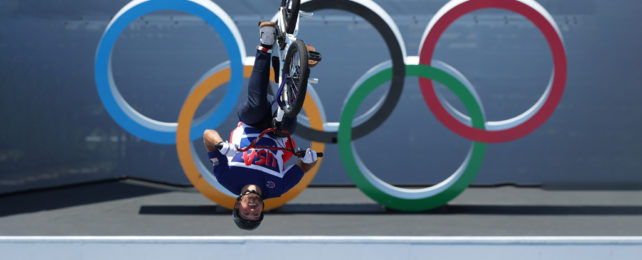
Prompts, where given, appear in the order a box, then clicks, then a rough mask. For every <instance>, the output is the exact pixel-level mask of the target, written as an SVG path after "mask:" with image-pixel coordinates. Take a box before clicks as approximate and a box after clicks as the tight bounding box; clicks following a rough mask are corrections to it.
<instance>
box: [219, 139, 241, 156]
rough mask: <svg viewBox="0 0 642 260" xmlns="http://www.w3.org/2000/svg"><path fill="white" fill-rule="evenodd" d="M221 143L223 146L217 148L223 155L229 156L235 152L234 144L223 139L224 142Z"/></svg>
mask: <svg viewBox="0 0 642 260" xmlns="http://www.w3.org/2000/svg"><path fill="white" fill-rule="evenodd" d="M221 145H222V146H223V147H221V149H219V151H220V152H221V153H222V154H224V155H225V156H228V157H230V156H234V155H235V154H236V152H237V149H238V148H237V147H236V145H235V144H231V143H229V142H227V141H225V142H222V143H221Z"/></svg>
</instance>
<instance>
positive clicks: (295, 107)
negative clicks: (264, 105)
mask: <svg viewBox="0 0 642 260" xmlns="http://www.w3.org/2000/svg"><path fill="white" fill-rule="evenodd" d="M286 75H287V76H286ZM309 75H310V68H309V67H308V51H307V49H306V48H305V43H304V42H303V41H302V40H296V41H295V42H293V43H292V44H291V45H290V47H289V48H288V52H287V54H286V56H285V61H284V62H283V71H282V72H281V80H284V81H285V85H284V86H283V87H284V88H287V90H288V91H282V92H281V94H280V96H279V97H277V98H279V99H281V103H280V104H279V105H280V106H281V109H283V112H285V116H286V117H289V118H292V117H296V116H297V114H299V112H300V111H301V108H302V107H303V102H304V101H305V93H306V91H307V89H308V76H309Z"/></svg>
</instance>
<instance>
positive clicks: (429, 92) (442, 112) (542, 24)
mask: <svg viewBox="0 0 642 260" xmlns="http://www.w3.org/2000/svg"><path fill="white" fill-rule="evenodd" d="M485 8H499V9H506V10H509V11H513V12H515V13H518V14H521V15H523V16H524V17H526V18H527V19H529V20H530V21H531V22H532V23H534V24H535V26H537V28H538V29H539V30H540V31H541V32H542V33H543V34H544V36H545V37H546V41H547V42H548V45H549V46H550V48H551V52H552V54H553V64H554V75H553V85H552V87H551V91H550V93H549V95H548V98H547V100H546V101H545V102H544V104H543V105H542V107H541V108H540V110H539V111H537V112H536V113H535V114H534V115H533V116H532V117H531V118H529V119H528V120H526V121H524V122H522V123H521V124H519V125H517V126H515V127H513V128H509V129H504V130H495V131H489V130H482V129H477V128H473V127H470V126H468V125H465V124H463V123H461V122H460V121H458V120H457V119H455V118H454V117H453V116H452V115H450V114H449V113H448V112H447V111H446V109H444V107H443V106H442V105H441V102H440V101H439V100H438V99H437V95H436V93H435V89H434V87H433V85H432V81H431V80H429V79H423V78H420V79H419V86H420V88H421V93H422V94H423V96H424V100H425V101H426V104H427V105H428V107H429V108H430V110H431V111H432V112H433V114H435V117H437V119H438V120H439V121H440V122H441V123H442V124H444V125H445V126H446V127H447V128H448V129H450V130H451V131H453V132H455V133H456V134H458V135H460V136H463V137H465V138H467V139H470V140H473V141H477V142H485V143H497V142H506V141H511V140H515V139H517V138H520V137H523V136H525V135H527V134H529V133H530V132H532V131H534V130H535V129H536V128H537V127H539V126H540V125H541V124H543V123H544V122H545V121H546V120H547V119H548V118H549V117H550V116H551V114H553V111H555V108H556V107H557V105H558V104H559V102H560V100H561V98H562V93H564V85H565V84H566V73H567V68H566V66H567V64H566V53H565V51H564V44H563V43H562V39H561V36H560V35H558V33H557V31H556V30H555V28H554V27H553V25H552V24H550V23H549V22H548V20H547V19H546V18H545V17H544V15H543V14H541V13H539V12H538V11H537V10H535V9H533V8H531V7H530V6H528V5H526V4H524V3H522V2H520V1H516V0H515V1H508V0H470V1H466V2H463V3H461V4H459V5H457V6H455V7H453V8H452V9H450V10H448V11H447V12H446V13H445V14H444V15H443V16H441V18H440V19H439V20H438V21H437V22H436V23H435V25H434V26H433V27H432V28H431V30H430V32H429V33H428V35H427V36H426V39H425V40H424V43H423V45H422V46H421V49H420V54H419V63H420V64H425V65H430V61H431V60H432V55H433V52H434V50H435V46H436V45H437V40H438V39H439V37H441V34H442V33H443V32H444V31H445V30H446V28H448V26H450V24H451V23H453V22H454V21H455V20H456V19H458V18H459V17H461V16H463V15H465V14H467V13H469V12H472V11H476V10H479V9H485Z"/></svg>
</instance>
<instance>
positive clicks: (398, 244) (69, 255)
mask: <svg viewBox="0 0 642 260" xmlns="http://www.w3.org/2000/svg"><path fill="white" fill-rule="evenodd" d="M0 252H2V255H3V257H2V258H3V259H92V260H96V259H109V260H112V259H136V260H138V259H155V260H162V259H168V260H169V259H171V260H176V259H190V260H197V259H249V258H252V257H257V256H259V257H261V258H267V259H496V260H501V259H510V260H514V259H525V260H528V259H584V260H587V259H588V260H590V259H596V260H597V259H599V260H602V259H636V260H638V259H640V256H642V237H466V236H458V237H412V236H406V237H403V236H402V237H393V236H368V237H366V236H223V237H194V236H180V237H172V236H164V237H152V236H104V237H100V236H98V237H96V236H59V237H55V236H54V237H40V236H15V237H0Z"/></svg>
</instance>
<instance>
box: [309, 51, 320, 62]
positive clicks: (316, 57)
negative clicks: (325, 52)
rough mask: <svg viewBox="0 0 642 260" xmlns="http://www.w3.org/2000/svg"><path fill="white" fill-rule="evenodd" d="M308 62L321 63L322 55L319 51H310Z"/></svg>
mask: <svg viewBox="0 0 642 260" xmlns="http://www.w3.org/2000/svg"><path fill="white" fill-rule="evenodd" d="M308 60H313V61H321V53H319V52H318V51H308Z"/></svg>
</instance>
